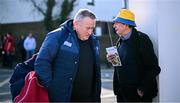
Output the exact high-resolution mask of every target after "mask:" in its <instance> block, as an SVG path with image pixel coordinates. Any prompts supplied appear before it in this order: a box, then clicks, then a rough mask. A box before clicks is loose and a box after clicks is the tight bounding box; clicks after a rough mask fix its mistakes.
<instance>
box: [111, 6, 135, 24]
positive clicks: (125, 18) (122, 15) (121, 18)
mask: <svg viewBox="0 0 180 103" xmlns="http://www.w3.org/2000/svg"><path fill="white" fill-rule="evenodd" d="M113 21H114V22H120V23H124V24H127V25H131V26H134V27H136V23H135V15H134V13H133V12H131V11H130V10H128V9H121V10H120V12H119V13H118V15H117V16H116V18H115V19H114V20H113Z"/></svg>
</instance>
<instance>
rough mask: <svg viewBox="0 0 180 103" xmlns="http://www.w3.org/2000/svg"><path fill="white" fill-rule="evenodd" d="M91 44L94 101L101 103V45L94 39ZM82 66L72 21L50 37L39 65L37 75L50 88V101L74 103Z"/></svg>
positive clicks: (40, 57)
mask: <svg viewBox="0 0 180 103" xmlns="http://www.w3.org/2000/svg"><path fill="white" fill-rule="evenodd" d="M59 40H61V41H60V42H62V43H60V42H59ZM90 42H91V46H92V47H93V52H94V58H95V60H94V61H95V65H94V70H95V73H94V85H93V89H94V90H93V91H92V92H93V98H94V101H100V93H101V80H100V78H101V77H100V60H99V42H98V40H97V38H96V37H95V36H94V35H92V36H90ZM87 59H88V58H87ZM78 62H79V44H78V40H77V34H76V33H75V32H74V30H73V28H72V20H68V21H66V22H65V23H64V24H62V25H61V26H60V27H59V28H58V29H56V30H54V31H52V32H50V33H48V34H47V36H46V38H45V40H44V42H43V44H42V46H41V48H40V51H39V55H38V57H37V59H36V61H35V71H36V73H37V74H38V77H39V79H40V82H41V83H42V85H44V86H45V87H46V88H48V92H49V96H50V101H59V102H60V101H63V102H65V101H70V98H71V92H72V87H73V85H72V84H73V80H74V78H75V75H76V71H77V68H78Z"/></svg>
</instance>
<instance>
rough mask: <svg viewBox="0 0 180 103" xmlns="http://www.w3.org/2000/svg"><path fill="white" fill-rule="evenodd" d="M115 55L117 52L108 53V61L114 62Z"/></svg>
mask: <svg viewBox="0 0 180 103" xmlns="http://www.w3.org/2000/svg"><path fill="white" fill-rule="evenodd" d="M115 57H116V55H115V54H107V55H106V58H107V60H108V62H110V63H113V61H114V59H115Z"/></svg>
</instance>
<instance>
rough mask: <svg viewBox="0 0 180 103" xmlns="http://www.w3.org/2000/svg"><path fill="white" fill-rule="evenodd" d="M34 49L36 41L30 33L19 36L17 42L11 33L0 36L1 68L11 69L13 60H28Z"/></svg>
mask: <svg viewBox="0 0 180 103" xmlns="http://www.w3.org/2000/svg"><path fill="white" fill-rule="evenodd" d="M35 49H36V39H35V38H34V37H33V35H32V33H29V34H28V36H27V37H25V36H24V35H21V36H20V37H19V38H18V40H17V41H15V39H14V36H13V34H12V33H11V32H8V33H7V34H5V35H0V61H1V62H0V63H1V65H2V66H3V67H12V66H13V62H14V61H15V60H20V61H21V62H23V61H25V60H27V59H29V58H30V57H31V56H32V55H33V54H34V53H35Z"/></svg>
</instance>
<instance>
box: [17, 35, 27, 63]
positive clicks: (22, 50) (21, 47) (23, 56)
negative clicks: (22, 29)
mask: <svg viewBox="0 0 180 103" xmlns="http://www.w3.org/2000/svg"><path fill="white" fill-rule="evenodd" d="M24 40H25V37H24V35H21V37H20V40H19V41H18V44H17V47H18V49H19V52H20V56H21V61H22V62H24V61H25V60H26V50H25V48H24Z"/></svg>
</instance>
